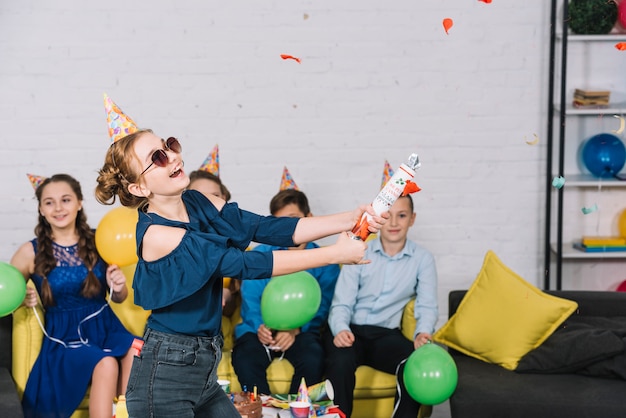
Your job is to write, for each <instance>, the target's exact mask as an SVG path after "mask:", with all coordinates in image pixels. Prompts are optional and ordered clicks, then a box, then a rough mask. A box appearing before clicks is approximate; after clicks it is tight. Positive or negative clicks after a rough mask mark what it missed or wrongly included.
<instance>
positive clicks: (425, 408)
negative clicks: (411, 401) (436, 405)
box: [417, 405, 433, 418]
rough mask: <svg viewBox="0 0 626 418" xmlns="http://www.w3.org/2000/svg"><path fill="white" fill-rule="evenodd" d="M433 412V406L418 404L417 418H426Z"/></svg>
mask: <svg viewBox="0 0 626 418" xmlns="http://www.w3.org/2000/svg"><path fill="white" fill-rule="evenodd" d="M432 414H433V407H432V406H430V405H420V411H419V412H418V413H417V418H428V417H429V416H431V415H432Z"/></svg>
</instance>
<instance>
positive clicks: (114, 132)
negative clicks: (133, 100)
mask: <svg viewBox="0 0 626 418" xmlns="http://www.w3.org/2000/svg"><path fill="white" fill-rule="evenodd" d="M104 110H106V112H107V125H108V127H109V136H110V137H111V142H112V143H115V142H117V141H119V140H120V139H122V138H124V137H125V136H127V135H130V134H132V133H135V132H137V131H138V130H139V128H138V127H137V124H136V123H135V122H134V121H133V120H132V119H131V118H130V117H129V116H127V115H126V114H124V112H122V109H120V108H119V107H118V106H117V105H116V104H115V102H113V100H111V98H110V97H109V96H108V95H107V94H106V93H104Z"/></svg>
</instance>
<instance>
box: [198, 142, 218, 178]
mask: <svg viewBox="0 0 626 418" xmlns="http://www.w3.org/2000/svg"><path fill="white" fill-rule="evenodd" d="M198 170H202V171H208V172H209V173H211V174H213V175H214V176H217V177H219V176H220V150H219V147H218V146H217V144H215V146H214V147H213V150H212V151H211V153H210V154H209V156H208V157H206V159H205V160H204V162H203V163H202V165H201V166H200V168H199V169H198Z"/></svg>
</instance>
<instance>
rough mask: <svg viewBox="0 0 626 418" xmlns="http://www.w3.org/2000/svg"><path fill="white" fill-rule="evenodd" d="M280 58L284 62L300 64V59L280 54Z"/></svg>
mask: <svg viewBox="0 0 626 418" xmlns="http://www.w3.org/2000/svg"><path fill="white" fill-rule="evenodd" d="M280 57H281V58H282V59H284V60H294V61H296V62H297V63H298V64H300V58H297V57H294V56H293V55H287V54H280Z"/></svg>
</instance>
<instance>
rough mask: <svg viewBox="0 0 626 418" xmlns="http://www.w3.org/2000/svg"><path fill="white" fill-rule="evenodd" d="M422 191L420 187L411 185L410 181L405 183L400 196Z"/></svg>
mask: <svg viewBox="0 0 626 418" xmlns="http://www.w3.org/2000/svg"><path fill="white" fill-rule="evenodd" d="M420 190H422V189H421V188H420V186H418V185H417V184H415V183H413V182H412V181H411V180H407V181H406V185H405V186H404V190H403V191H402V196H406V195H408V194H411V193H415V192H419V191H420Z"/></svg>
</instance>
